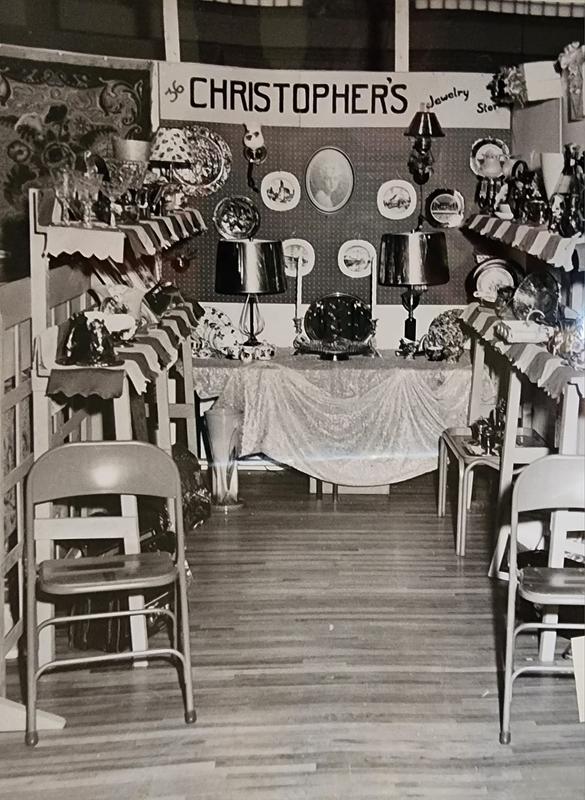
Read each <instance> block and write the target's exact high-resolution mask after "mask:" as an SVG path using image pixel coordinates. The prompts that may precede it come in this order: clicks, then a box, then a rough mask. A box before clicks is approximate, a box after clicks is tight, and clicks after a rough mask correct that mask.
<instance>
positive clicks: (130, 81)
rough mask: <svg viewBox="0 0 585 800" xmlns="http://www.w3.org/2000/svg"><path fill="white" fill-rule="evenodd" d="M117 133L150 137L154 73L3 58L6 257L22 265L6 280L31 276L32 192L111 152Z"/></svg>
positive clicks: (0, 117)
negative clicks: (87, 157)
mask: <svg viewBox="0 0 585 800" xmlns="http://www.w3.org/2000/svg"><path fill="white" fill-rule="evenodd" d="M114 133H115V134H119V135H121V136H128V135H134V136H135V138H149V136H150V73H149V71H148V70H145V69H142V70H134V69H112V68H107V67H104V68H102V67H94V66H85V65H83V64H64V63H57V62H54V61H47V62H44V61H33V60H30V61H29V60H26V59H19V58H9V57H5V56H2V57H0V250H6V251H9V254H10V256H11V257H12V259H13V260H15V261H16V263H9V264H4V269H5V274H4V275H3V274H1V270H0V280H6V279H10V278H15V277H20V275H22V274H26V273H27V271H28V258H27V240H28V236H27V232H26V226H25V225H23V221H24V220H25V216H26V197H27V192H28V188H29V187H30V186H34V185H38V184H39V183H40V184H42V183H43V182H44V181H47V180H48V179H49V175H50V171H51V169H55V168H58V167H60V166H65V165H73V164H74V163H75V160H76V159H77V158H78V157H79V156H80V154H81V153H83V152H84V151H85V150H87V149H90V150H92V151H93V152H100V153H102V154H103V153H109V148H110V147H111V144H110V142H111V136H112V134H114ZM19 257H20V259H19ZM6 272H8V273H9V274H6Z"/></svg>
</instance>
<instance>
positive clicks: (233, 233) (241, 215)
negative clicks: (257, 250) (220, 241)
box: [213, 195, 260, 239]
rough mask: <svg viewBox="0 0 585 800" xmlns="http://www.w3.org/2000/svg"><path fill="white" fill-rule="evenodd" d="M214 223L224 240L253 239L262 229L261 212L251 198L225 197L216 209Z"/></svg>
mask: <svg viewBox="0 0 585 800" xmlns="http://www.w3.org/2000/svg"><path fill="white" fill-rule="evenodd" d="M213 223H214V225H215V227H216V229H217V232H218V233H219V235H220V236H221V237H222V238H224V239H251V238H252V236H254V234H255V233H256V231H257V230H258V228H259V227H260V212H259V211H258V209H257V208H256V206H255V205H254V203H253V202H252V201H251V200H250V198H249V197H245V196H243V195H242V196H236V197H224V198H223V199H222V200H220V201H219V203H218V204H217V205H216V207H215V210H214V212H213Z"/></svg>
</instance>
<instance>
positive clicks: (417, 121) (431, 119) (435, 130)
mask: <svg viewBox="0 0 585 800" xmlns="http://www.w3.org/2000/svg"><path fill="white" fill-rule="evenodd" d="M404 135H405V136H412V137H417V136H422V137H424V138H426V139H439V138H440V137H441V136H444V135H445V134H444V133H443V129H442V128H441V125H440V123H439V120H438V119H437V116H436V114H435V113H434V111H422V110H421V111H417V112H416V114H415V115H414V117H413V118H412V120H411V123H410V125H409V126H408V128H407V130H406V131H405V133H404Z"/></svg>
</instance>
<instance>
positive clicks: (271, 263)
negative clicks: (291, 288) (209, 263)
mask: <svg viewBox="0 0 585 800" xmlns="http://www.w3.org/2000/svg"><path fill="white" fill-rule="evenodd" d="M285 290H286V275H285V272H284V252H283V249H282V242H275V241H268V240H264V239H240V240H237V241H236V240H230V239H222V240H220V241H219V242H218V243H217V257H216V262H215V291H216V292H217V293H218V294H281V293H282V292H284V291H285Z"/></svg>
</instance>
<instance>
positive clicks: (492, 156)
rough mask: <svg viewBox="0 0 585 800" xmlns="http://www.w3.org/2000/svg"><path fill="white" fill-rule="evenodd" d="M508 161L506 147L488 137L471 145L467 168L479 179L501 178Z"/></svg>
mask: <svg viewBox="0 0 585 800" xmlns="http://www.w3.org/2000/svg"><path fill="white" fill-rule="evenodd" d="M509 160H510V151H509V149H508V145H507V144H506V143H505V142H503V141H502V140H501V139H494V138H493V137H491V136H488V137H486V138H484V139H478V140H477V141H476V142H474V143H473V145H472V147H471V155H470V157H469V166H470V167H471V170H472V172H474V173H475V174H476V175H477V176H478V177H480V178H501V177H502V175H504V172H505V168H506V165H507V163H508V161H509Z"/></svg>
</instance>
